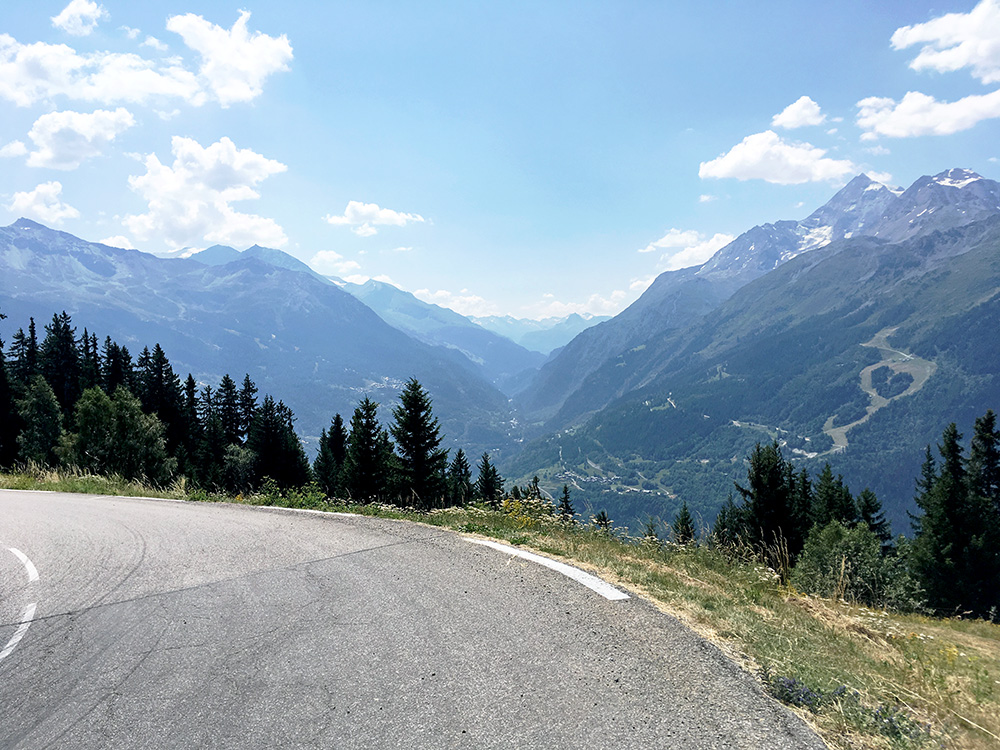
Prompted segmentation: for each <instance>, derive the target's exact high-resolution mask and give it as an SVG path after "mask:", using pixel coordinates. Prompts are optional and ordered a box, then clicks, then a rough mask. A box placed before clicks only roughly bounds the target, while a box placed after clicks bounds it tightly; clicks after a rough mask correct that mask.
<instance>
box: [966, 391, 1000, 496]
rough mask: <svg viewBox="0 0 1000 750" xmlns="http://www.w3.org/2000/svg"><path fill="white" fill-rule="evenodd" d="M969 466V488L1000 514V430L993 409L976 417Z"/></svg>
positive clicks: (970, 446)
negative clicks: (999, 430)
mask: <svg viewBox="0 0 1000 750" xmlns="http://www.w3.org/2000/svg"><path fill="white" fill-rule="evenodd" d="M968 468H969V474H968V476H969V489H970V490H971V491H972V492H973V493H975V494H976V495H978V496H979V497H982V498H985V499H986V500H987V501H989V503H990V504H991V505H992V506H993V508H994V509H995V511H996V512H997V513H998V514H1000V432H998V431H997V417H996V414H994V413H993V410H992V409H990V410H988V411H987V412H986V413H985V414H984V415H983V416H981V417H979V418H977V419H976V424H975V428H974V430H973V433H972V442H971V444H970V445H969V467H968Z"/></svg>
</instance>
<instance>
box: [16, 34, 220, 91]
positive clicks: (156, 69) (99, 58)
mask: <svg viewBox="0 0 1000 750" xmlns="http://www.w3.org/2000/svg"><path fill="white" fill-rule="evenodd" d="M57 96H65V97H67V98H70V99H78V100H83V101H97V102H102V103H104V104H111V103H114V102H146V101H149V100H150V99H155V98H157V97H176V98H181V99H185V100H187V101H188V102H190V103H191V104H194V105H200V104H202V103H204V102H205V100H206V96H205V93H204V92H203V91H202V90H201V86H200V84H199V83H198V79H197V77H196V76H195V74H194V73H192V72H191V71H189V70H185V69H184V67H183V66H182V65H181V64H180V63H179V62H178V61H172V62H170V63H168V64H166V65H162V66H161V65H158V64H156V63H153V62H151V61H149V60H146V59H144V58H142V57H140V56H139V55H134V54H131V53H117V52H93V53H89V54H80V53H78V52H77V51H76V50H74V49H73V48H72V47H69V46H67V45H65V44H46V43H44V42H36V43H34V44H21V43H20V42H18V41H17V40H16V39H14V38H13V37H12V36H10V35H8V34H0V98H4V99H7V100H9V101H11V102H13V103H14V104H16V105H18V106H19V107H27V106H30V105H32V104H35V103H36V102H39V101H45V100H50V99H54V98H55V97H57Z"/></svg>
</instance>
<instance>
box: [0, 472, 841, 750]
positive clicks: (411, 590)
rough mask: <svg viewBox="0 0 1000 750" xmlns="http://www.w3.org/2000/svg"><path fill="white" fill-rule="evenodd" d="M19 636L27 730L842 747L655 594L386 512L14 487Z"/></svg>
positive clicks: (84, 741) (254, 743) (315, 739)
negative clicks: (601, 590) (587, 581)
mask: <svg viewBox="0 0 1000 750" xmlns="http://www.w3.org/2000/svg"><path fill="white" fill-rule="evenodd" d="M32 605H33V606H32ZM29 610H30V616H29ZM29 621H30V624H28V623H29ZM0 649H2V650H3V653H4V654H5V655H3V656H2V657H0V706H2V717H3V718H2V720H0V747H4V748H32V749H40V748H169V747H178V748H200V747H205V748H230V747H232V748H286V747H289V748H290V747H313V748H422V747H427V748H452V747H454V748H480V747H482V748H740V747H742V748H771V747H773V748H783V749H789V748H800V747H801V748H821V747H823V744H822V743H821V742H820V740H819V739H818V738H816V737H815V735H813V734H812V733H811V732H810V731H809V730H808V729H807V728H806V727H805V725H803V724H802V723H801V722H800V721H799V720H798V719H797V718H796V717H794V716H793V715H792V714H790V713H789V712H787V711H786V710H785V709H784V708H783V707H782V706H780V705H779V704H777V703H775V702H774V701H772V700H770V699H769V698H767V697H766V696H765V695H764V694H763V693H762V692H761V690H760V688H759V687H758V685H757V684H756V682H755V680H754V679H753V678H751V677H749V676H747V675H745V674H744V673H742V672H740V671H739V670H738V669H737V668H736V667H735V666H733V665H732V664H731V663H730V662H729V661H727V660H726V659H725V658H724V657H723V656H722V655H721V654H720V652H719V651H718V650H717V649H715V648H714V647H713V646H711V645H709V644H707V643H706V642H704V641H702V640H701V639H699V638H698V637H696V636H695V635H694V634H692V633H691V632H690V631H688V630H687V629H685V628H684V627H683V626H681V625H679V624H678V623H677V622H676V621H674V620H673V619H671V618H669V617H667V616H665V615H663V614H661V613H659V612H658V611H657V610H656V609H654V608H653V607H652V606H650V605H649V604H647V603H645V602H643V601H642V600H640V599H638V598H636V597H631V598H629V599H622V600H610V599H607V598H604V597H603V596H601V595H599V594H598V593H596V592H595V591H593V590H591V589H589V588H586V587H584V586H582V585H581V584H580V583H578V582H577V581H574V580H572V579H570V578H568V577H566V576H564V575H562V574H560V573H559V572H558V571H554V570H550V569H547V568H545V567H542V566H540V565H538V564H536V563H535V562H532V561H530V560H524V559H521V558H515V557H512V556H510V555H509V554H506V553H505V552H503V551H500V550H497V549H494V548H491V547H487V546H484V545H481V544H473V543H470V542H469V541H468V540H467V539H465V538H463V537H462V536H461V535H458V534H454V533H449V532H445V531H441V530H438V529H434V528H430V527H424V526H421V525H417V524H410V523H404V522H393V521H386V520H380V519H372V518H362V517H353V516H338V515H322V514H309V513H293V512H283V511H274V510H268V509H259V508H250V507H243V506H235V505H210V504H196V503H180V502H171V501H155V500H142V499H129V498H113V497H93V496H85V495H61V494H55V493H36V492H11V491H0Z"/></svg>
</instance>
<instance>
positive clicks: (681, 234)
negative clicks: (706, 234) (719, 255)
mask: <svg viewBox="0 0 1000 750" xmlns="http://www.w3.org/2000/svg"><path fill="white" fill-rule="evenodd" d="M700 239H701V233H700V232H696V231H695V230H693V229H687V230H682V229H671V230H669V231H668V232H667V233H666V234H665V235H663V236H662V237H660V239H658V240H656V242H650V243H649V244H648V245H646V247H644V248H640V250H639V252H640V253H652V252H655V251H656V250H659V249H661V248H664V247H685V246H687V245H693V244H694V243H695V242H698V241H699V240H700Z"/></svg>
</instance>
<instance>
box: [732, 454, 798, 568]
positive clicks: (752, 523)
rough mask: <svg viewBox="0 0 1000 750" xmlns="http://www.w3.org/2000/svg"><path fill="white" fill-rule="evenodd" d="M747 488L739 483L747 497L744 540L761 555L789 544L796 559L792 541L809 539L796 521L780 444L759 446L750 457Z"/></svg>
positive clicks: (739, 487)
mask: <svg viewBox="0 0 1000 750" xmlns="http://www.w3.org/2000/svg"><path fill="white" fill-rule="evenodd" d="M749 462H750V466H749V468H748V469H747V486H746V487H743V486H742V485H740V484H738V483H737V484H736V490H737V491H738V492H739V493H740V494H741V495H742V496H743V503H744V509H743V512H742V515H743V524H744V533H745V535H746V538H745V539H744V540H743V541H745V542H747V543H749V544H750V545H751V546H753V547H754V548H755V549H757V550H758V551H760V552H764V551H765V550H767V549H772V548H774V547H775V546H780V545H786V546H787V547H788V550H789V552H790V554H791V555H792V556H794V555H795V554H797V553H798V551H799V550H798V549H794V548H793V546H792V544H793V543H792V540H796V539H802V538H804V537H805V534H804V533H803V531H802V529H801V528H800V527H799V521H798V519H796V517H795V516H796V513H795V509H794V505H793V497H792V490H793V488H792V487H790V486H789V484H788V478H789V476H791V472H789V471H788V468H787V464H786V462H785V459H784V457H783V456H782V455H781V448H780V447H778V443H777V442H772V443H769V444H767V445H762V444H761V443H757V445H756V446H755V447H754V449H753V451H751V453H750V457H749Z"/></svg>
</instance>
